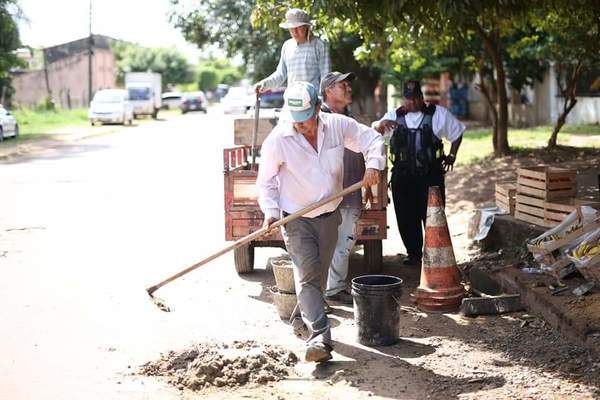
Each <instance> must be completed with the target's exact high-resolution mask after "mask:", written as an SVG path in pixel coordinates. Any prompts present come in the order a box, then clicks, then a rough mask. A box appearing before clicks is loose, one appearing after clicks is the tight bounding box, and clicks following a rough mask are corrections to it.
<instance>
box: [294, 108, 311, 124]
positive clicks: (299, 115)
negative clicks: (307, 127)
mask: <svg viewBox="0 0 600 400" xmlns="http://www.w3.org/2000/svg"><path fill="white" fill-rule="evenodd" d="M315 109H316V107H311V108H309V109H308V110H304V111H292V110H290V116H291V117H292V121H294V122H304V121H306V120H309V119H311V118H312V116H313V115H315Z"/></svg>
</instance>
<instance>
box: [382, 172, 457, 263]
mask: <svg viewBox="0 0 600 400" xmlns="http://www.w3.org/2000/svg"><path fill="white" fill-rule="evenodd" d="M430 186H439V187H440V192H441V193H442V199H443V201H444V204H445V203H446V193H445V188H444V175H443V174H434V175H424V176H412V175H402V174H398V173H392V198H393V200H394V210H395V211H396V220H397V222H398V230H399V231H400V237H401V238H402V242H404V246H405V247H406V250H407V252H408V256H409V257H414V258H421V257H422V256H423V226H424V225H425V219H426V218H427V198H428V194H429V187H430Z"/></svg>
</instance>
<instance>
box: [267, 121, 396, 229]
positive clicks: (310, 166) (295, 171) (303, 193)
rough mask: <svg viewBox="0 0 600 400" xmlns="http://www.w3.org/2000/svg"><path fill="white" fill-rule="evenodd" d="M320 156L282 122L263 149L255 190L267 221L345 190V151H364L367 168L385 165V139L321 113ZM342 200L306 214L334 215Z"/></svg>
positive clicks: (349, 122)
mask: <svg viewBox="0 0 600 400" xmlns="http://www.w3.org/2000/svg"><path fill="white" fill-rule="evenodd" d="M318 118H319V123H318V129H317V149H318V150H317V151H315V149H314V148H313V147H312V146H311V144H310V143H309V142H308V140H306V138H305V137H304V136H303V135H302V134H301V133H298V132H296V130H295V129H294V126H293V124H292V123H291V122H286V121H283V122H280V123H279V124H278V125H277V126H276V127H275V128H274V129H273V131H271V133H270V134H269V136H267V138H266V140H265V141H264V143H263V145H262V147H261V157H260V164H259V169H258V178H257V180H256V185H257V187H258V204H259V205H260V208H261V210H262V211H263V213H264V214H265V217H266V218H269V217H272V218H280V211H285V212H287V213H289V214H292V213H294V212H296V211H299V210H301V209H302V208H304V207H307V206H309V205H311V204H314V203H316V202H318V201H319V200H322V199H325V198H327V197H329V196H331V195H334V194H336V193H339V192H341V191H342V185H343V178H344V148H345V147H346V148H348V149H350V150H353V151H355V152H361V153H363V154H364V156H365V160H366V168H374V169H378V170H382V169H384V168H385V166H386V156H385V153H384V143H383V138H382V136H381V135H380V134H379V133H377V132H376V131H374V130H373V129H371V128H369V127H368V126H366V125H363V124H360V123H358V122H356V121H355V120H353V119H352V118H348V117H346V116H344V115H341V114H327V113H319V117H318ZM341 201H342V199H341V198H339V199H337V200H335V201H332V202H330V203H327V204H325V205H323V206H321V207H319V208H317V209H315V210H313V211H311V212H309V213H307V214H306V215H305V217H310V218H313V217H317V216H319V215H321V214H324V213H327V212H330V211H334V210H335V209H336V208H337V206H338V205H339V204H340V202H341Z"/></svg>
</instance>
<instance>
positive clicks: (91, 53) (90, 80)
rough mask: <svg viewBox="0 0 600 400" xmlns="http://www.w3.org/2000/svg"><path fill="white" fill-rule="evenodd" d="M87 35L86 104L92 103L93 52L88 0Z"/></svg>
mask: <svg viewBox="0 0 600 400" xmlns="http://www.w3.org/2000/svg"><path fill="white" fill-rule="evenodd" d="M88 31H89V35H88V104H89V103H90V101H92V56H93V52H94V50H93V49H94V38H93V37H92V0H90V16H89V30H88Z"/></svg>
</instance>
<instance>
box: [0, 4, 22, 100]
mask: <svg viewBox="0 0 600 400" xmlns="http://www.w3.org/2000/svg"><path fill="white" fill-rule="evenodd" d="M19 13H20V10H19V9H18V6H17V2H16V0H0V102H1V101H9V100H10V97H11V95H12V93H13V89H12V87H11V76H10V71H11V70H12V69H13V68H15V67H19V66H22V62H21V61H20V60H19V59H18V58H17V56H16V54H15V50H17V49H18V48H19V47H21V40H20V38H19V30H18V28H17V23H16V21H15V19H16V17H17V14H19Z"/></svg>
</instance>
